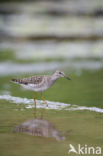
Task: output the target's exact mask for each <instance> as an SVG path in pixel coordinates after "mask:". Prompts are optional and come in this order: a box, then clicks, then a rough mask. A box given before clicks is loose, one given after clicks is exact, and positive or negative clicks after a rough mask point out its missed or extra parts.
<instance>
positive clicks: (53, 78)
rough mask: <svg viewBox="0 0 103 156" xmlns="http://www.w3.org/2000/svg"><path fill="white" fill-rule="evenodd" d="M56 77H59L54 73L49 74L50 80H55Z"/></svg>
mask: <svg viewBox="0 0 103 156" xmlns="http://www.w3.org/2000/svg"><path fill="white" fill-rule="evenodd" d="M57 79H59V77H58V76H57V75H56V74H55V73H54V74H53V75H52V76H51V80H52V81H56V80H57Z"/></svg>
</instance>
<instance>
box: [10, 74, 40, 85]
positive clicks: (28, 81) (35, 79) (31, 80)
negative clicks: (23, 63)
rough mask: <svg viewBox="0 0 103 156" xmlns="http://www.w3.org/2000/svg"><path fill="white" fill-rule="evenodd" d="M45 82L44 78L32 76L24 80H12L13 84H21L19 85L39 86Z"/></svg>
mask: <svg viewBox="0 0 103 156" xmlns="http://www.w3.org/2000/svg"><path fill="white" fill-rule="evenodd" d="M42 80H43V76H32V77H28V78H23V79H12V81H13V82H16V83H19V84H25V85H27V84H39V83H41V82H42Z"/></svg>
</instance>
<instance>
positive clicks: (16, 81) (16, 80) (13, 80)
mask: <svg viewBox="0 0 103 156" xmlns="http://www.w3.org/2000/svg"><path fill="white" fill-rule="evenodd" d="M11 82H14V83H18V82H19V79H11Z"/></svg>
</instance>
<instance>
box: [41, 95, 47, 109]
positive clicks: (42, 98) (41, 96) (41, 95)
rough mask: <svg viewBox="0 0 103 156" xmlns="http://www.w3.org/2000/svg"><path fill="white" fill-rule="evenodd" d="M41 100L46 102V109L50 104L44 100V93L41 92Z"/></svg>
mask: <svg viewBox="0 0 103 156" xmlns="http://www.w3.org/2000/svg"><path fill="white" fill-rule="evenodd" d="M41 99H42V100H43V101H44V103H45V104H46V107H48V103H47V102H46V100H45V99H44V97H43V94H42V92H41Z"/></svg>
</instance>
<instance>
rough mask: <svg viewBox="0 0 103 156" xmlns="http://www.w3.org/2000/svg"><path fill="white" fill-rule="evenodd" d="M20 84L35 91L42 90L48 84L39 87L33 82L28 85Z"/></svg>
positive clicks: (46, 87)
mask: <svg viewBox="0 0 103 156" xmlns="http://www.w3.org/2000/svg"><path fill="white" fill-rule="evenodd" d="M21 86H22V87H24V88H25V89H28V90H32V91H35V92H42V91H44V90H46V89H48V88H49V86H48V85H45V84H44V85H43V86H42V87H39V86H38V85H35V84H28V85H24V84H21Z"/></svg>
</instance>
